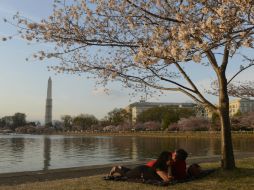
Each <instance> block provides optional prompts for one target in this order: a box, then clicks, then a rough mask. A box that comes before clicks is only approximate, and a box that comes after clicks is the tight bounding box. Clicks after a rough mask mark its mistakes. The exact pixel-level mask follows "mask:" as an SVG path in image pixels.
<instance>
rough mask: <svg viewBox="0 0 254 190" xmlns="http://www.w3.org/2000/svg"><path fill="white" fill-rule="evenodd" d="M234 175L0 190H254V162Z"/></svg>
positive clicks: (242, 164)
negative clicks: (168, 181) (153, 182)
mask: <svg viewBox="0 0 254 190" xmlns="http://www.w3.org/2000/svg"><path fill="white" fill-rule="evenodd" d="M202 167H203V168H217V167H219V164H218V163H211V164H202ZM237 167H238V168H237V169H236V170H234V171H227V172H225V171H221V170H218V171H216V172H215V173H213V174H211V175H210V176H208V177H205V178H203V179H200V180H195V181H192V182H188V183H183V184H177V185H173V186H168V187H157V186H152V185H145V184H139V183H128V182H112V181H104V180H102V178H101V177H102V176H91V177H82V178H77V179H68V180H56V181H48V182H36V183H27V184H22V185H16V186H0V190H50V189H54V190H97V189H98V190H100V189H105V190H139V189H142V190H155V189H156V190H157V189H172V190H199V189H200V190H221V189H222V190H251V189H254V158H248V159H243V160H239V161H237Z"/></svg>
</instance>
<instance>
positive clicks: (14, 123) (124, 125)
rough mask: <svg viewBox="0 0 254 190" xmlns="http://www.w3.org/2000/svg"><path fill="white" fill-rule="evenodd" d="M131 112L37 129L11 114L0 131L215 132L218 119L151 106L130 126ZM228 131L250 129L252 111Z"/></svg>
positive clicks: (239, 117) (0, 121)
mask: <svg viewBox="0 0 254 190" xmlns="http://www.w3.org/2000/svg"><path fill="white" fill-rule="evenodd" d="M131 119H132V116H131V113H129V112H128V111H126V110H125V109H121V108H115V109H113V110H112V111H110V112H108V113H107V115H106V116H105V117H104V118H103V119H100V120H99V119H97V118H96V117H95V116H94V115H91V114H79V115H77V116H71V115H63V116H62V117H61V119H60V121H53V122H52V125H51V126H41V124H40V123H39V122H27V121H26V114H24V113H15V114H14V115H12V116H4V117H2V118H0V130H4V129H7V130H12V131H15V132H19V133H52V132H55V131H104V132H108V131H109V132H112V131H113V132H117V131H132V130H136V131H159V130H160V131H216V130H217V131H218V130H220V122H219V116H218V115H217V114H213V115H212V118H211V119H207V118H203V117H197V116H196V114H195V110H194V109H191V108H176V107H172V106H163V107H154V108H150V109H147V110H145V111H143V112H142V113H140V114H139V115H138V118H137V121H136V122H135V123H132V120H131ZM231 123H232V130H235V131H238V130H245V131H246V130H247V131H249V130H254V112H250V113H245V114H242V113H240V112H239V113H237V114H236V115H234V116H233V117H232V118H231Z"/></svg>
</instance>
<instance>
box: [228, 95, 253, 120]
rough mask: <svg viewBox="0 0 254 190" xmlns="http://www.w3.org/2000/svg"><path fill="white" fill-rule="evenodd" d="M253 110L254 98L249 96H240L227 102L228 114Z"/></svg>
mask: <svg viewBox="0 0 254 190" xmlns="http://www.w3.org/2000/svg"><path fill="white" fill-rule="evenodd" d="M253 111H254V100H251V99H249V98H241V99H236V100H233V101H231V102H230V103H229V115H230V116H233V115H235V114H236V113H238V112H240V113H247V112H253Z"/></svg>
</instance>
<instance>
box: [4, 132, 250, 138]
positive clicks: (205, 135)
mask: <svg viewBox="0 0 254 190" xmlns="http://www.w3.org/2000/svg"><path fill="white" fill-rule="evenodd" d="M11 134H21V135H65V136H84V137H87V136H126V137H129V136H132V137H180V138H183V137H184V138H220V137H221V136H220V135H221V134H220V131H135V132H131V131H119V132H97V131H84V132H80V131H70V132H53V133H0V135H11ZM231 134H232V137H233V138H234V137H236V138H237V137H254V131H232V132H231Z"/></svg>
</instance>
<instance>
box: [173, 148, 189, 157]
mask: <svg viewBox="0 0 254 190" xmlns="http://www.w3.org/2000/svg"><path fill="white" fill-rule="evenodd" d="M175 152H176V159H177V160H186V158H187V157H188V153H187V152H186V151H185V150H184V149H177V150H176V151H175Z"/></svg>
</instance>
